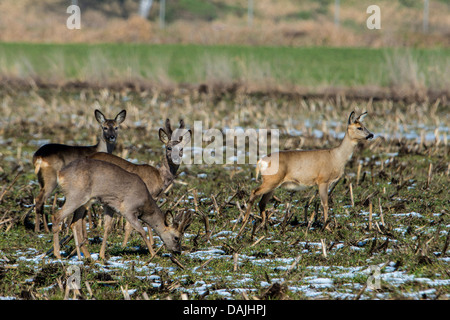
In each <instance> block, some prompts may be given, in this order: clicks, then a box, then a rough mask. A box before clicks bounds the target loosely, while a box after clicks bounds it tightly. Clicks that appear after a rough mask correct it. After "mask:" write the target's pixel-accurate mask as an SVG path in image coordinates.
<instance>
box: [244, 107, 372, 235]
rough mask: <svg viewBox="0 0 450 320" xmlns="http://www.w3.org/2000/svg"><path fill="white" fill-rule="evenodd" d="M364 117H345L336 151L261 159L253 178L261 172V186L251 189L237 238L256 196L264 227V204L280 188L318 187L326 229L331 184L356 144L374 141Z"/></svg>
mask: <svg viewBox="0 0 450 320" xmlns="http://www.w3.org/2000/svg"><path fill="white" fill-rule="evenodd" d="M366 114H367V112H364V113H363V114H361V115H360V116H359V117H356V116H355V112H354V111H352V113H351V114H350V116H349V118H348V124H347V132H346V134H345V137H344V139H343V140H342V142H341V144H340V145H339V146H337V147H335V148H331V149H323V150H290V151H280V152H276V153H273V154H271V155H267V156H265V157H263V158H262V159H260V160H259V161H258V163H257V165H256V178H258V174H259V172H261V176H262V184H261V185H260V186H259V187H257V188H256V189H254V190H252V192H251V194H250V199H249V201H248V207H247V211H246V214H245V217H244V221H243V224H242V227H241V229H240V231H239V234H238V236H240V235H241V234H242V232H243V231H244V228H245V225H246V224H247V222H248V218H249V215H250V210H251V208H252V205H253V203H254V202H255V200H256V199H257V198H258V197H259V196H262V198H261V201H260V202H259V204H258V206H259V210H260V212H261V218H262V223H261V226H262V225H264V222H265V208H266V205H267V203H268V202H269V200H270V199H271V197H272V195H273V193H274V190H275V189H276V188H278V187H280V186H281V187H284V188H287V189H290V190H301V189H304V188H307V187H310V186H314V185H317V186H318V187H319V195H320V200H321V203H322V207H323V217H324V225H325V226H326V224H327V220H328V188H329V186H330V184H332V183H333V182H335V181H337V180H338V179H339V178H340V177H341V176H342V175H343V173H344V168H345V164H346V163H347V162H348V161H349V160H350V158H351V156H352V154H353V150H354V148H355V146H356V145H357V144H358V142H359V141H361V140H367V139H371V138H373V134H372V133H370V132H369V131H368V130H367V129H366V128H365V127H364V126H363V125H362V123H361V121H362V119H363V118H364V117H365V116H366Z"/></svg>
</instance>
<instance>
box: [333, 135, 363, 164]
mask: <svg viewBox="0 0 450 320" xmlns="http://www.w3.org/2000/svg"><path fill="white" fill-rule="evenodd" d="M357 144H358V142H357V141H353V140H352V139H351V138H350V137H349V135H348V133H346V134H345V137H344V139H343V140H342V141H341V144H340V145H339V146H337V147H336V148H334V149H333V150H332V153H333V154H334V157H335V159H336V160H337V161H338V163H339V164H341V166H345V164H346V163H347V161H349V160H350V158H351V157H352V154H353V150H354V149H355V146H356V145H357Z"/></svg>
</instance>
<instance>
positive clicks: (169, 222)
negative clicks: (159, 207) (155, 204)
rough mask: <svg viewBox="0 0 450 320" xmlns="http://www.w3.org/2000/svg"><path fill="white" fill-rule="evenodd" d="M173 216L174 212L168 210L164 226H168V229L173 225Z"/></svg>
mask: <svg viewBox="0 0 450 320" xmlns="http://www.w3.org/2000/svg"><path fill="white" fill-rule="evenodd" d="M173 220H174V219H173V214H172V211H170V210H167V211H166V214H165V216H164V224H165V225H166V227H168V226H171V225H173V222H174V221H173Z"/></svg>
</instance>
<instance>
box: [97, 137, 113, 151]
mask: <svg viewBox="0 0 450 320" xmlns="http://www.w3.org/2000/svg"><path fill="white" fill-rule="evenodd" d="M115 146H116V144H115V143H109V142H106V141H105V138H103V136H101V137H100V139H98V142H97V144H96V145H95V148H96V151H97V152H107V153H112V152H113V151H114V147H115Z"/></svg>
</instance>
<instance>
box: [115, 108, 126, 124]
mask: <svg viewBox="0 0 450 320" xmlns="http://www.w3.org/2000/svg"><path fill="white" fill-rule="evenodd" d="M126 116H127V111H126V110H122V111H120V112H119V113H118V114H117V116H116V118H115V119H114V120H116V121H117V123H118V124H121V123H122V122H123V121H124V120H125V118H126Z"/></svg>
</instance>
